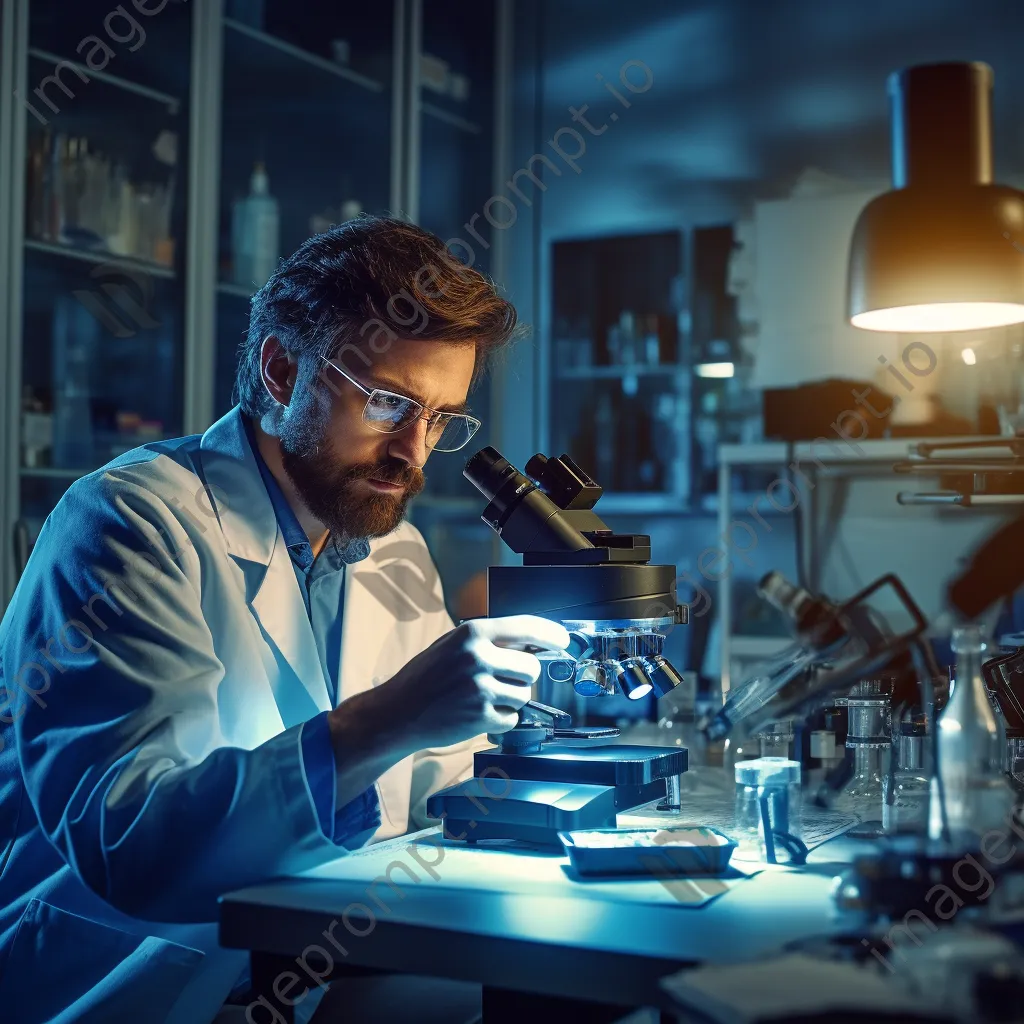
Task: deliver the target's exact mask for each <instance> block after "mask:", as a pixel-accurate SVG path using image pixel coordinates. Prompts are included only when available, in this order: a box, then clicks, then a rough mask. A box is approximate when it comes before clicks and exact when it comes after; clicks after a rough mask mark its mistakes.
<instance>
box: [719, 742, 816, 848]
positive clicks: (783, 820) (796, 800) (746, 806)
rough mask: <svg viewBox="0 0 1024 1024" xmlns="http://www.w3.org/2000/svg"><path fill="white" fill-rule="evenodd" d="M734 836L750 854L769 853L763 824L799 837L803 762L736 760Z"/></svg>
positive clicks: (763, 758) (773, 759) (760, 758)
mask: <svg viewBox="0 0 1024 1024" xmlns="http://www.w3.org/2000/svg"><path fill="white" fill-rule="evenodd" d="M735 777H736V818H735V821H736V826H735V827H736V831H735V835H734V838H735V839H736V841H737V842H738V843H739V845H740V850H742V851H743V852H744V853H745V854H746V855H747V856H748V857H749V856H750V855H751V854H752V853H755V852H756V854H757V856H759V857H760V858H761V859H764V858H765V856H766V849H765V842H764V823H765V818H766V817H767V820H768V824H769V825H770V828H771V831H772V832H784V833H787V834H789V835H792V836H796V837H797V838H799V837H800V833H801V813H800V801H801V789H800V762H799V761H791V760H789V758H785V757H757V758H754V759H753V760H750V761H740V762H737V764H736V767H735Z"/></svg>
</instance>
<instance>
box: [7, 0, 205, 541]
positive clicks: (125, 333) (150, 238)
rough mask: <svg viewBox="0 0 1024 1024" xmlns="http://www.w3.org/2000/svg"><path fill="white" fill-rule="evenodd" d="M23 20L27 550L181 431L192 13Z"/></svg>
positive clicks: (53, 1) (69, 11)
mask: <svg viewBox="0 0 1024 1024" xmlns="http://www.w3.org/2000/svg"><path fill="white" fill-rule="evenodd" d="M157 6H159V5H150V9H151V10H153V11H154V12H155V11H156V7H157ZM19 9H20V11H21V12H22V15H23V17H24V18H25V19H26V20H27V27H25V26H22V32H23V34H24V35H25V36H27V40H26V41H27V46H26V47H24V48H23V49H21V50H20V52H19V53H18V64H19V66H20V67H21V68H24V76H23V78H22V81H21V82H20V84H19V88H18V96H17V98H18V100H19V101H20V106H19V107H18V108H16V117H15V118H14V124H15V132H14V133H13V134H12V148H13V151H14V152H15V153H22V154H23V163H22V164H21V166H22V167H23V173H22V174H21V176H20V181H19V179H18V178H16V179H15V181H16V182H18V184H20V188H19V189H18V192H19V193H20V198H21V203H20V205H21V209H20V210H18V211H16V215H15V217H13V218H12V221H13V223H14V224H19V223H20V225H21V233H20V235H18V243H19V249H20V251H19V252H17V253H15V254H14V255H13V257H12V264H14V266H13V267H12V275H11V279H12V280H13V281H16V282H17V286H16V290H15V292H14V294H11V295H10V296H9V299H8V301H9V302H10V303H11V308H10V310H9V312H10V314H11V320H10V321H9V325H10V326H11V327H12V328H13V329H14V330H13V335H12V340H11V342H10V343H11V344H12V345H14V346H17V348H18V353H17V357H16V363H17V366H18V382H19V385H20V386H19V387H18V388H17V396H16V399H11V400H12V401H16V402H17V405H18V417H17V442H16V447H17V451H16V453H14V459H15V462H16V467H17V471H16V475H17V480H18V484H17V487H18V504H17V511H18V516H17V520H16V521H15V523H14V527H15V544H16V547H17V549H18V550H23V549H24V546H25V545H28V544H31V542H32V539H33V538H34V536H35V535H36V534H37V533H38V530H39V528H40V527H41V525H42V521H43V519H44V518H45V517H46V516H47V515H48V514H49V512H50V510H51V509H52V508H53V506H54V504H56V502H57V500H59V498H60V495H61V494H62V493H63V492H64V490H65V489H66V488H67V486H68V485H69V484H70V482H71V481H72V480H74V479H75V478H76V477H77V476H80V475H82V474H83V473H86V472H88V471H90V470H92V469H95V468H96V467H98V466H100V465H102V464H103V463H105V462H107V461H108V460H110V459H111V458H113V457H115V456H117V455H118V454H120V453H121V452H124V451H127V450H129V449H131V448H133V447H135V446H137V445H139V444H141V443H144V442H145V441H149V440H152V439H155V438H160V437H165V436H174V435H177V434H181V433H182V426H183V387H182V373H183V363H184V308H185V288H184V274H183V265H184V250H185V245H184V241H185V223H186V211H185V203H186V198H187V194H188V188H189V182H188V180H187V177H188V172H187V169H188V166H189V160H188V141H189V132H188V125H189V102H190V97H189V83H190V46H189V40H190V15H189V9H188V7H186V6H184V5H180V4H167V5H165V6H164V9H162V10H160V11H159V13H153V14H151V15H149V16H146V15H143V14H141V13H136V12H134V11H133V13H132V14H128V13H127V12H126V11H125V9H124V8H118V11H117V12H114V13H112V12H111V7H110V4H108V3H100V2H95V0H80V2H78V3H75V4H73V5H69V4H66V3H62V2H59V0H32V2H31V3H28V4H25V3H22V4H20V5H19ZM119 12H120V13H119ZM97 31H98V32H99V35H97ZM6 52H7V53H9V54H10V53H12V52H13V51H12V50H10V49H9V50H8V51H6ZM6 241H7V240H6V239H5V244H6ZM15 268H16V269H15ZM9 458H10V456H9ZM8 479H10V476H9V477H8ZM8 543H9V541H8V538H6V537H5V538H4V545H5V548H6V547H7V545H8Z"/></svg>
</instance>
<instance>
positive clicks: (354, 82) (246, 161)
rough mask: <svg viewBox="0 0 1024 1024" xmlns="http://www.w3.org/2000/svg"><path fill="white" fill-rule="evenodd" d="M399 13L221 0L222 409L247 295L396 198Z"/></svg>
mask: <svg viewBox="0 0 1024 1024" xmlns="http://www.w3.org/2000/svg"><path fill="white" fill-rule="evenodd" d="M394 19H395V8H394V7H393V5H391V4H387V3H383V4H376V5H374V4H369V5H362V6H359V5H351V4H317V3H310V2H297V0H291V2H274V0H271V2H267V3H264V2H263V0H226V2H225V7H224V19H223V59H222V64H223V66H222V111H221V133H222V145H221V165H220V202H219V209H220V226H219V237H218V253H219V256H218V282H217V302H216V320H217V328H216V329H217V371H216V374H217V375H216V387H215V395H214V404H215V409H214V412H215V415H218V416H219V415H221V414H223V413H224V412H226V411H227V410H228V409H229V408H230V407H231V404H232V402H231V391H232V383H233V379H234V373H235V365H236V357H237V352H238V346H239V343H240V342H241V341H242V340H243V338H244V337H245V333H246V331H247V329H248V319H249V298H250V297H251V296H252V295H253V293H254V292H255V291H257V290H258V289H259V288H260V287H262V286H263V284H265V283H266V281H267V279H268V278H269V276H270V274H271V273H272V272H273V270H274V269H275V267H276V266H277V263H278V260H279V259H280V258H281V257H283V256H286V255H288V254H290V253H292V252H294V251H295V249H297V248H298V246H299V245H300V244H301V243H302V242H303V241H304V240H305V239H307V238H309V237H310V236H311V235H314V234H319V233H320V232H323V231H326V230H328V229H329V228H330V227H332V226H333V225H336V224H340V223H342V222H343V221H346V220H350V219H351V218H353V217H355V216H357V215H358V214H360V213H363V212H367V213H376V214H385V213H387V212H388V211H389V210H390V209H392V208H393V207H394V206H395V205H397V198H396V195H395V193H394V192H393V190H392V178H393V175H392V166H391V162H392V145H393V132H392V111H393V82H394V70H395V69H394Z"/></svg>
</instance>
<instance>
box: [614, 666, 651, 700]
mask: <svg viewBox="0 0 1024 1024" xmlns="http://www.w3.org/2000/svg"><path fill="white" fill-rule="evenodd" d="M611 666H612V667H613V668H614V671H615V681H616V682H617V683H618V684H619V689H620V690H621V691H622V692H623V693H624V694H625V695H626V696H627V697H628V698H629V699H630V700H639V699H640V698H641V697H646V696H647V694H649V693H650V692H651V690H652V689H653V688H654V687H653V686H652V685H651V681H650V679H648V678H647V673H646V672H644V669H643V665H642V664H641V663H640V662H639V661H624V662H622V663H621V664H618V663H616V662H611Z"/></svg>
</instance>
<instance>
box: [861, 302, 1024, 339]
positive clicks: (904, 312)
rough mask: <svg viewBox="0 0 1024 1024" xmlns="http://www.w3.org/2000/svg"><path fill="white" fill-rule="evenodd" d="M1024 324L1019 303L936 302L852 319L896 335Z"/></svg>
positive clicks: (1023, 309)
mask: <svg viewBox="0 0 1024 1024" xmlns="http://www.w3.org/2000/svg"><path fill="white" fill-rule="evenodd" d="M1022 322H1024V305H1022V304H1020V303H1017V302H933V303H930V304H928V305H923V306H893V307H891V308H890V309H869V310H868V311H867V312H866V313H858V314H857V315H856V316H853V317H851V318H850V323H851V324H853V326H854V327H860V328H862V329H863V330H865V331H886V332H889V333H894V334H914V333H921V334H936V333H937V334H946V333H949V332H952V331H980V330H984V329H985V328H987V327H1006V326H1007V325H1009V324H1019V323H1022Z"/></svg>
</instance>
